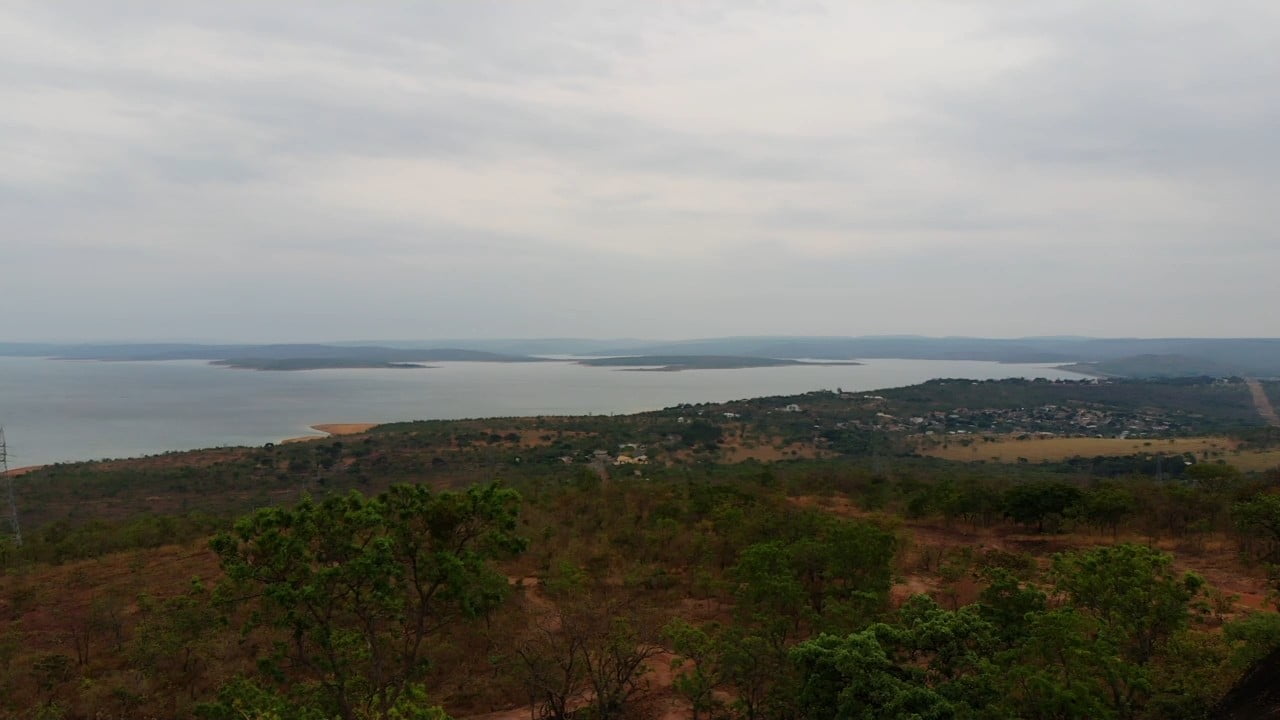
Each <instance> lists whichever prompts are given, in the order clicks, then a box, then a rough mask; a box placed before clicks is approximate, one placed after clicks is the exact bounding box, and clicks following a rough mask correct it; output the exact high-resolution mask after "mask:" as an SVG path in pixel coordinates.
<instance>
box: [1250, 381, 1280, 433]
mask: <svg viewBox="0 0 1280 720" xmlns="http://www.w3.org/2000/svg"><path fill="white" fill-rule="evenodd" d="M1245 383H1247V384H1248V385H1249V392H1251V393H1253V405H1254V407H1256V408H1258V414H1259V415H1261V416H1262V419H1263V420H1266V421H1267V424H1268V425H1270V426H1271V427H1280V415H1276V409H1275V408H1274V407H1272V406H1271V399H1270V398H1268V397H1267V391H1266V390H1264V389H1263V388H1262V383H1260V382H1258V381H1257V380H1254V379H1253V378H1249V379H1247V380H1245Z"/></svg>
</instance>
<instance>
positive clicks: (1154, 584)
mask: <svg viewBox="0 0 1280 720" xmlns="http://www.w3.org/2000/svg"><path fill="white" fill-rule="evenodd" d="M1052 575H1053V579H1054V583H1055V587H1056V588H1057V590H1058V591H1059V592H1061V593H1063V594H1065V595H1066V596H1067V598H1068V599H1069V600H1070V601H1071V604H1072V605H1073V606H1074V607H1075V608H1076V609H1078V610H1079V611H1081V612H1086V613H1089V614H1090V615H1092V616H1094V617H1096V618H1097V619H1098V621H1099V622H1100V623H1101V628H1100V632H1102V633H1103V634H1104V635H1105V639H1106V640H1108V641H1110V642H1112V643H1114V644H1115V645H1116V646H1117V647H1118V648H1119V649H1120V651H1121V652H1122V653H1123V655H1124V657H1125V658H1127V659H1128V660H1129V661H1130V662H1132V663H1136V664H1143V663H1146V662H1148V661H1149V660H1150V659H1151V658H1152V656H1153V655H1154V654H1155V652H1156V650H1157V648H1158V646H1159V644H1160V643H1161V642H1163V641H1164V640H1165V639H1167V638H1168V637H1170V636H1171V635H1173V634H1174V633H1175V632H1177V631H1179V630H1181V629H1182V628H1183V627H1185V626H1186V624H1187V622H1188V620H1189V619H1190V617H1191V613H1190V604H1191V601H1192V600H1193V599H1194V598H1195V597H1196V596H1197V595H1199V594H1200V592H1201V590H1202V589H1203V588H1204V580H1203V579H1201V578H1200V576H1199V575H1196V574H1195V573H1190V572H1189V573H1184V574H1181V575H1179V574H1177V573H1175V572H1174V570H1173V557H1172V556H1170V555H1167V554H1165V553H1162V552H1159V551H1158V550H1154V549H1152V548H1149V547H1146V546H1143V545H1134V544H1130V543H1126V544H1122V545H1115V546H1112V547H1101V548H1095V549H1092V550H1085V551H1081V552H1075V553H1067V554H1059V555H1056V556H1054V558H1053V568H1052Z"/></svg>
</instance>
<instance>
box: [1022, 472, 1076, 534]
mask: <svg viewBox="0 0 1280 720" xmlns="http://www.w3.org/2000/svg"><path fill="white" fill-rule="evenodd" d="M1003 499H1004V514H1005V517H1008V518H1010V519H1012V520H1013V521H1014V522H1017V523H1022V524H1023V525H1035V526H1036V532H1044V528H1045V521H1046V520H1050V519H1054V518H1061V517H1063V516H1065V515H1066V514H1067V510H1068V509H1069V508H1071V507H1072V506H1073V505H1075V504H1076V503H1077V502H1079V501H1080V489H1079V488H1077V487H1075V486H1073V485H1067V484H1065V483H1026V484H1024V485H1015V486H1013V487H1011V488H1009V489H1008V490H1006V491H1005V493H1004V498H1003Z"/></svg>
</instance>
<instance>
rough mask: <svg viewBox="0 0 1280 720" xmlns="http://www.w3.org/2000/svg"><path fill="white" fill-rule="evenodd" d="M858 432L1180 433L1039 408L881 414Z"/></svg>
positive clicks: (1162, 425)
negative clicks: (873, 430)
mask: <svg viewBox="0 0 1280 720" xmlns="http://www.w3.org/2000/svg"><path fill="white" fill-rule="evenodd" d="M849 424H850V425H853V426H855V427H865V428H875V429H878V430H888V431H891V432H909V433H915V434H921V435H937V434H948V435H965V434H969V433H975V432H989V433H1002V434H1014V435H1018V434H1027V435H1037V436H1041V437H1052V436H1062V435H1066V436H1082V435H1087V436H1119V437H1149V436H1159V435H1163V434H1167V433H1168V432H1169V431H1170V430H1172V429H1175V427H1176V425H1175V422H1174V421H1172V420H1171V419H1170V418H1167V417H1161V416H1158V415H1150V414H1144V413H1125V412H1113V411H1108V410H1100V409H1096V408H1078V407H1065V406H1061V405H1041V406H1040V407H1035V408H1016V409H994V408H984V409H977V410H975V409H970V408H955V409H953V410H949V411H943V410H936V411H933V412H928V413H925V414H923V415H917V416H913V417H905V418H904V417H896V416H893V415H890V414H888V413H884V412H878V413H876V414H875V417H874V419H873V421H872V422H870V423H866V422H861V421H853V422H851V423H849Z"/></svg>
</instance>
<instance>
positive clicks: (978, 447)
mask: <svg viewBox="0 0 1280 720" xmlns="http://www.w3.org/2000/svg"><path fill="white" fill-rule="evenodd" d="M966 440H971V441H972V442H971V444H969V445H967V446H966V445H963V444H961V443H962V441H961V440H949V441H947V445H946V446H945V447H944V446H942V445H932V446H922V447H921V448H920V452H921V453H922V454H924V455H929V456H931V457H937V458H944V459H947V460H959V461H966V460H970V461H971V460H993V461H996V462H1017V461H1018V458H1026V459H1027V460H1028V461H1030V462H1039V461H1041V460H1051V461H1052V460H1065V459H1067V458H1072V457H1099V456H1101V457H1109V456H1115V457H1121V456H1127V455H1138V454H1142V453H1164V454H1166V455H1169V454H1176V455H1181V454H1183V453H1196V454H1197V455H1200V454H1203V453H1205V452H1208V453H1210V455H1211V456H1212V455H1215V454H1217V453H1222V455H1221V457H1223V458H1224V459H1226V460H1227V462H1229V463H1231V464H1233V465H1235V464H1237V462H1236V461H1237V460H1238V459H1241V458H1250V459H1252V457H1251V456H1255V455H1258V456H1260V455H1265V454H1268V453H1245V452H1241V453H1239V454H1236V447H1237V443H1236V441H1234V440H1230V439H1228V438H1222V437H1189V438H1166V439H1153V440H1143V439H1134V438H1129V439H1124V440H1121V439H1119V438H1087V437H1079V438H1075V437H1066V438H1032V439H1028V440H1015V439H1013V438H1010V437H998V438H997V439H996V440H994V441H987V440H984V439H983V438H981V437H978V436H974V437H970V438H966ZM1270 454H1272V455H1273V456H1274V457H1275V458H1280V453H1276V452H1275V451H1272V452H1271V453H1270ZM1267 467H1269V466H1267ZM1240 468H1241V469H1242V470H1244V469H1258V468H1252V467H1250V468H1246V467H1244V466H1243V465H1240Z"/></svg>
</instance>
